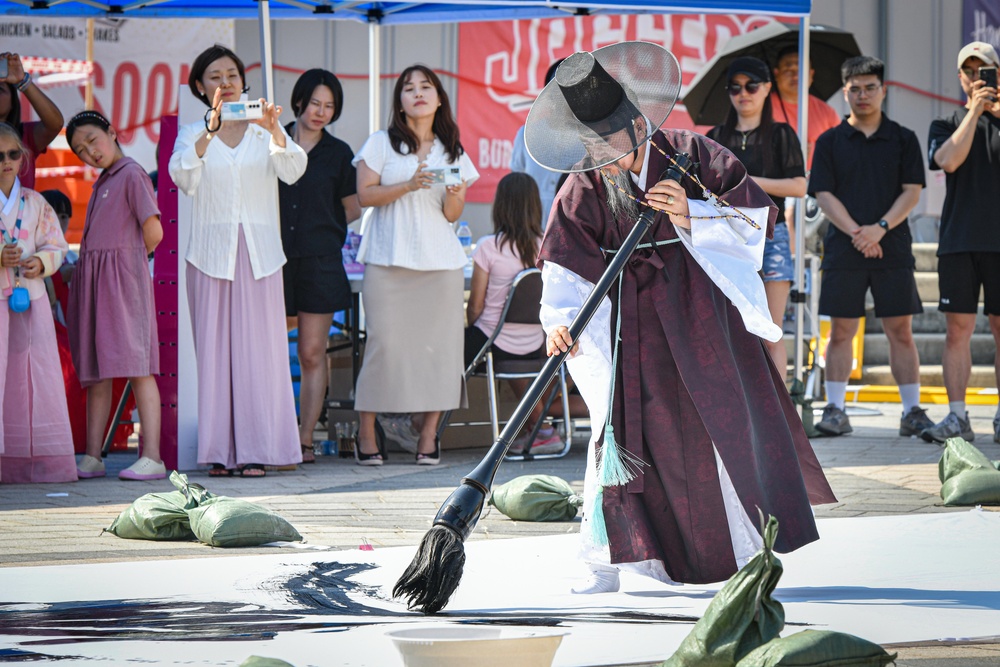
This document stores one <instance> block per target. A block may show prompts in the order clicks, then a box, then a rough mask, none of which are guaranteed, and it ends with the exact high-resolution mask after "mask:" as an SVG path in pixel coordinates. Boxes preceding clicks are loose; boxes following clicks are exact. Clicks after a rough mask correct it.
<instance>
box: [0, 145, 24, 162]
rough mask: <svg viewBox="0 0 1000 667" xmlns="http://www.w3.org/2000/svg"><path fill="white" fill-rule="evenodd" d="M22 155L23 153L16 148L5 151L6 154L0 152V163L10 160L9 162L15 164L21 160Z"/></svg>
mask: <svg viewBox="0 0 1000 667" xmlns="http://www.w3.org/2000/svg"><path fill="white" fill-rule="evenodd" d="M23 155H24V151H22V150H20V149H17V148H15V149H14V150H12V151H7V152H6V153H4V152H3V151H0V162H4V161H5V160H10V161H11V162H17V161H18V160H20V159H21V156H23Z"/></svg>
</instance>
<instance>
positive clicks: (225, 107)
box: [222, 100, 264, 120]
mask: <svg viewBox="0 0 1000 667" xmlns="http://www.w3.org/2000/svg"><path fill="white" fill-rule="evenodd" d="M263 117H264V109H263V107H262V106H261V103H260V100H247V101H246V102H223V103H222V120H256V119H258V118H263Z"/></svg>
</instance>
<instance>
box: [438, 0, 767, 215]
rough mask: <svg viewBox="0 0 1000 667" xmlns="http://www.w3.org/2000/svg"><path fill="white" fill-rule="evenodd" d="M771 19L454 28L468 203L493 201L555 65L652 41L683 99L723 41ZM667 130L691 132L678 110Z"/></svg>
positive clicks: (664, 18)
mask: <svg viewBox="0 0 1000 667" xmlns="http://www.w3.org/2000/svg"><path fill="white" fill-rule="evenodd" d="M773 20H774V19H773V17H770V16H761V15H750V16H744V15H732V14H657V15H652V14H646V15H637V16H627V15H623V16H604V15H602V16H574V17H568V18H560V19H533V20H524V21H521V20H518V21H497V22H486V23H463V24H461V25H460V26H459V33H458V51H459V58H458V62H459V70H458V78H459V84H458V101H457V107H458V124H459V126H460V128H461V132H462V145H463V146H464V147H465V150H466V151H468V153H469V157H471V158H472V161H473V162H474V163H475V165H476V168H477V169H478V170H479V173H480V174H481V178H480V179H479V180H478V181H477V182H476V183H475V184H474V185H473V186H472V187H471V188H470V189H469V194H468V200H469V201H472V202H492V201H493V193H494V192H495V190H496V184H497V182H498V181H499V180H500V179H501V178H502V177H503V176H504V175H505V174H506V173H507V172H508V171H509V169H508V165H509V164H510V153H511V147H512V145H513V139H514V135H515V134H517V130H518V128H519V127H521V125H523V124H524V119H525V118H526V117H527V115H528V109H529V108H530V107H531V103H532V102H533V101H534V99H535V97H536V96H537V95H538V93H539V92H540V91H541V89H542V88H543V87H544V84H545V72H546V71H547V70H548V68H549V65H550V64H551V63H552V62H554V61H555V60H558V59H559V58H565V57H566V56H569V55H571V54H573V53H575V52H577V51H593V50H594V49H599V48H601V47H602V46H608V45H609V44H616V43H618V42H622V41H635V40H638V41H644V42H653V43H656V44H659V45H661V46H663V47H664V48H666V49H668V50H669V51H670V52H671V53H673V54H674V56H676V57H677V60H678V62H679V63H680V66H681V72H682V77H683V78H682V84H683V86H684V89H682V93H683V92H684V91H685V90H686V87H687V86H688V85H689V84H690V83H691V81H692V80H693V79H694V77H695V75H697V73H698V71H699V70H700V69H701V67H702V66H703V65H704V64H705V63H706V62H707V61H708V60H710V59H711V58H712V56H714V55H715V53H716V52H717V51H718V50H719V48H720V47H722V46H723V45H724V44H725V43H726V42H727V41H728V40H729V39H730V38H731V37H733V36H735V35H740V34H743V33H744V32H747V31H748V30H752V29H754V28H758V27H760V26H762V25H764V24H766V23H770V22H771V21H773ZM669 125H670V126H671V127H679V128H692V127H693V125H692V124H691V119H690V117H689V116H688V114H687V111H686V110H685V109H684V106H683V105H682V104H678V106H677V107H676V109H675V110H674V112H673V113H672V114H671V115H670V120H669Z"/></svg>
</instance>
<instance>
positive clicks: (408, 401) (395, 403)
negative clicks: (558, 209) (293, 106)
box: [354, 65, 479, 465]
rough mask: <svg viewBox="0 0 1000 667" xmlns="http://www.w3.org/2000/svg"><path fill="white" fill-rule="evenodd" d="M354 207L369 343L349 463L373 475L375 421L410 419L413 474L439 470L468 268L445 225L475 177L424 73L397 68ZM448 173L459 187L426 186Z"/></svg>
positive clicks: (437, 88)
mask: <svg viewBox="0 0 1000 667" xmlns="http://www.w3.org/2000/svg"><path fill="white" fill-rule="evenodd" d="M354 163H355V165H357V168H358V198H359V199H360V200H361V205H362V206H372V207H374V210H373V213H372V216H371V219H370V221H369V223H368V226H367V227H366V229H365V233H364V238H363V239H362V241H361V248H360V250H359V253H358V258H359V260H360V261H362V262H364V263H365V265H366V266H365V279H364V283H363V285H362V292H361V293H362V298H363V299H364V308H365V318H366V322H367V331H368V339H367V341H366V349H365V360H364V365H363V366H362V368H361V375H360V376H359V377H358V386H357V395H356V398H355V403H354V405H355V408H356V409H357V410H358V411H359V412H360V413H361V430H360V431H359V433H358V446H357V447H356V448H355V457H356V459H357V461H358V463H359V464H360V465H382V461H383V460H384V459H385V454H384V452H379V450H378V446H377V444H376V440H375V413H377V412H409V413H415V414H414V424H415V425H416V426H417V427H418V428H419V430H420V440H419V443H418V445H417V464H418V465H434V464H436V463H438V462H439V461H440V460H441V446H440V443H439V442H438V441H437V438H436V437H435V436H436V431H437V425H438V420H439V418H440V415H441V412H442V411H443V410H452V409H455V408H458V407H461V406H463V405H464V404H465V391H464V384H463V379H462V378H463V375H464V368H463V367H462V344H463V341H462V336H463V333H462V332H463V312H462V311H463V298H464V290H463V288H464V282H465V281H464V276H463V269H464V267H465V265H466V262H467V259H466V256H465V252H464V251H463V249H462V246H461V244H460V243H459V241H458V238H457V237H456V236H455V232H454V231H453V230H452V227H451V223H453V222H455V221H456V220H458V217H459V216H460V215H461V214H462V209H463V208H464V207H465V192H466V189H467V187H468V186H469V185H471V184H472V183H473V182H474V181H475V180H476V179H477V178H479V172H477V171H476V168H475V167H474V166H473V164H472V160H470V159H469V156H468V155H466V153H465V151H464V149H463V148H462V144H461V142H460V141H459V136H458V125H457V124H456V123H455V120H454V118H453V116H452V113H451V105H450V103H449V102H448V95H447V93H446V92H445V90H444V88H443V87H442V86H441V81H440V80H439V79H438V77H437V75H436V74H435V73H434V72H433V71H432V70H430V69H429V68H427V67H425V66H423V65H414V66H412V67H408V68H406V69H405V70H404V71H403V73H402V74H400V76H399V79H397V81H396V87H395V90H394V92H393V102H392V118H391V119H390V120H389V130H388V131H382V132H376V133H375V134H373V135H372V136H370V137H369V138H368V141H366V142H365V145H364V146H363V147H362V148H361V151H360V152H359V153H358V154H357V155H356V156H355V158H354ZM448 166H457V167H458V168H459V169H460V173H461V179H462V182H461V183H460V184H457V185H449V186H445V185H443V184H434V181H435V178H434V174H433V173H432V172H431V171H428V170H431V169H438V168H442V167H448Z"/></svg>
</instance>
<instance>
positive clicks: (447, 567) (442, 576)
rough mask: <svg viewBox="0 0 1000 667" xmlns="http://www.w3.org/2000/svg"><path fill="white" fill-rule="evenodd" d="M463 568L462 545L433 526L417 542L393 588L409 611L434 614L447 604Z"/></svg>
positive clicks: (443, 529)
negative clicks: (417, 545) (415, 549)
mask: <svg viewBox="0 0 1000 667" xmlns="http://www.w3.org/2000/svg"><path fill="white" fill-rule="evenodd" d="M464 567H465V545H464V544H463V543H462V539H461V538H460V537H459V536H458V534H457V533H456V532H455V531H453V530H451V529H450V528H447V527H445V526H434V527H432V528H431V529H430V530H429V531H427V534H426V535H424V538H423V539H422V540H421V541H420V546H419V547H418V548H417V554H416V555H415V556H414V557H413V560H412V561H410V565H409V566H408V567H407V568H406V571H405V572H403V576H401V577H400V578H399V581H397V582H396V585H395V586H394V587H393V589H392V596H393V597H396V598H404V599H405V600H406V606H407V607H408V608H409V609H410V610H411V611H412V610H417V611H421V612H423V613H424V614H428V615H429V614H435V613H437V612H438V611H439V610H440V609H441V608H442V607H444V606H445V605H446V604H448V599H449V598H450V597H451V594H452V593H454V592H455V589H457V588H458V584H459V582H460V581H461V580H462V570H463V568H464Z"/></svg>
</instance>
